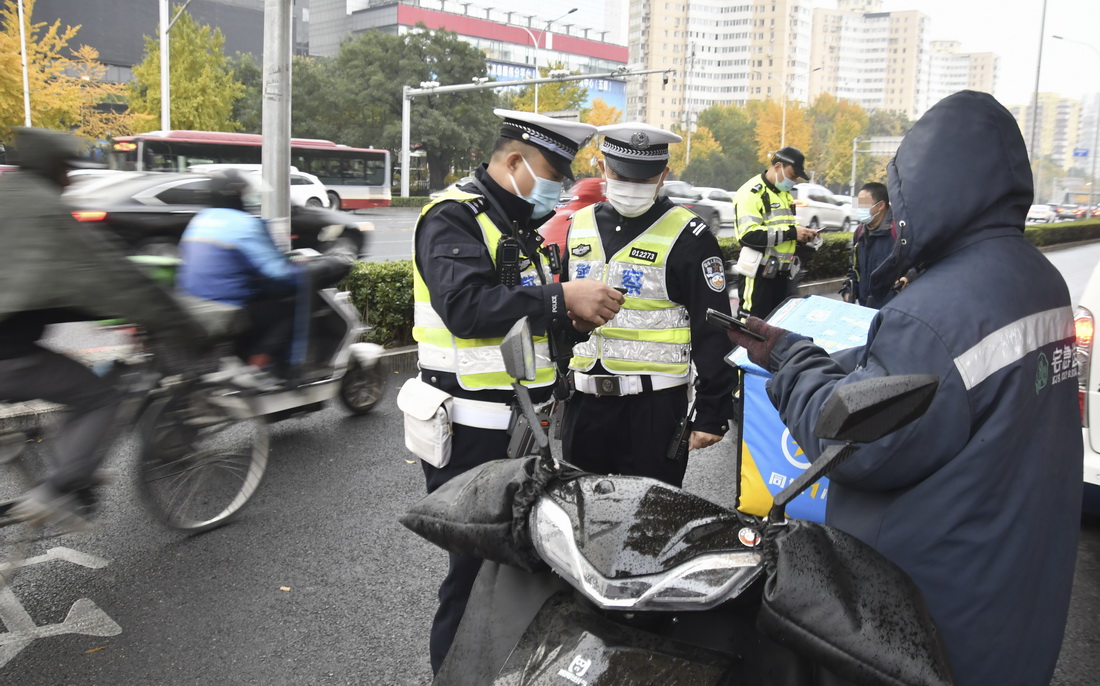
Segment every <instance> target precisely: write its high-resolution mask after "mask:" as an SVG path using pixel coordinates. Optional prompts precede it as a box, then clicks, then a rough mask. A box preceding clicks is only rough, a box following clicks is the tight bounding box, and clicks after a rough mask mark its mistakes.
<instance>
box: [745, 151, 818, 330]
mask: <svg viewBox="0 0 1100 686" xmlns="http://www.w3.org/2000/svg"><path fill="white" fill-rule="evenodd" d="M805 162H806V158H805V157H804V156H803V155H802V151H800V150H799V149H798V148H792V147H791V146H787V147H785V148H780V149H779V151H778V152H776V153H775V155H774V156H773V157H772V163H771V166H770V167H768V169H766V170H765V171H764V172H762V173H761V174H760V175H759V176H754V177H752V178H751V179H749V180H748V181H746V182H745V183H744V184H743V185H742V186H741V188H739V189H738V190H737V193H736V194H734V197H733V207H734V212H735V214H736V216H737V228H736V231H737V240H738V241H739V242H740V243H741V254H740V256H739V258H738V260H737V266H736V267H735V269H736V271H738V272H739V273H740V274H741V276H740V278H739V279H738V284H737V294H738V297H739V298H740V301H741V302H740V305H739V306H738V316H741V317H745V316H749V315H752V316H754V317H760V318H761V319H765V318H767V316H768V315H769V314H771V312H772V310H774V309H775V308H776V307H778V306H779V304H780V303H781V302H783V300H784V299H786V297H787V286H788V284H789V282H790V280H791V276H792V275H793V274H794V273H797V271H798V268H799V261H798V259H797V258H796V257H795V248H796V247H797V245H798V243H807V242H809V241H812V240H813V239H815V238H816V237H817V235H818V232H817V231H812V230H810V229H807V228H805V227H802V226H798V219H797V217H795V213H794V199H793V198H792V197H791V193H790V191H791V189H792V188H794V184H795V179H798V178H802V179H808V178H809V177H807V176H806V169H805V166H804V165H805Z"/></svg>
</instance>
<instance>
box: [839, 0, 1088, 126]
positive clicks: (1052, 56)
mask: <svg viewBox="0 0 1100 686" xmlns="http://www.w3.org/2000/svg"><path fill="white" fill-rule="evenodd" d="M834 7H835V5H834ZM883 10H885V11H900V10H917V11H919V12H923V13H924V14H927V15H928V16H929V17H931V18H932V36H931V37H932V40H957V41H959V42H960V43H961V44H962V45H961V49H962V51H963V52H995V53H997V55H998V56H999V57H1000V62H999V68H998V80H997V90H996V92H995V93H994V95H995V96H996V97H997V99H998V100H1000V101H1001V103H1002V104H1003V105H1006V106H1011V105H1019V104H1026V103H1027V102H1030V100H1031V97H1032V92H1033V91H1034V89H1035V67H1036V58H1037V56H1038V54H1039V27H1040V19H1041V17H1042V11H1043V0H884V3H883ZM1044 33H1045V38H1044V40H1043V61H1042V69H1041V73H1040V77H1039V92H1041V93H1045V92H1053V93H1059V94H1061V95H1062V96H1063V97H1068V98H1075V99H1076V98H1080V97H1082V96H1083V95H1085V94H1086V93H1096V92H1100V54H1098V53H1100V0H1047V11H1046V31H1045V32H1044ZM1051 35H1059V36H1064V37H1065V38H1067V39H1072V40H1076V41H1080V42H1082V43H1086V44H1088V45H1089V46H1092V49H1089V48H1088V47H1085V46H1083V45H1080V44H1078V43H1070V42H1067V41H1065V40H1056V39H1053V38H1051Z"/></svg>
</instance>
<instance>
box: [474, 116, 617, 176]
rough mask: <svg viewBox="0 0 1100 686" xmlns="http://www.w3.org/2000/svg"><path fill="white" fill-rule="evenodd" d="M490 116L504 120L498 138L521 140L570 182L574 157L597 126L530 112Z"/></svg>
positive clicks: (589, 138)
mask: <svg viewBox="0 0 1100 686" xmlns="http://www.w3.org/2000/svg"><path fill="white" fill-rule="evenodd" d="M493 114H495V115H497V116H498V117H501V118H502V119H504V124H503V125H502V126H501V127H500V137H501V138H510V139H513V140H517V141H523V142H524V143H527V144H529V145H533V146H534V147H535V148H537V149H538V151H539V152H541V153H542V156H543V157H545V158H546V161H548V162H549V163H550V166H552V167H553V168H554V169H556V170H557V171H558V172H559V173H560V174H561V175H562V176H564V177H566V178H567V179H570V180H572V179H573V170H572V169H571V168H570V165H572V164H573V158H575V157H576V156H577V151H578V150H580V149H581V148H583V147H584V146H585V144H586V143H588V141H590V140H591V139H592V136H594V135H595V134H596V127H595V126H592V125H591V124H582V123H581V122H578V121H569V120H567V119H554V118H552V117H547V116H545V115H541V114H534V113H533V112H519V111H517V110H502V109H495V110H493Z"/></svg>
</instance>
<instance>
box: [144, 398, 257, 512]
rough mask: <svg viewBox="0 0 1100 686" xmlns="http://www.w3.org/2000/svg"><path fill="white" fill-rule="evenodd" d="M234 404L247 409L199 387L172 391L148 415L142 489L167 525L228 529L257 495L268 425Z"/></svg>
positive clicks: (154, 510) (152, 407) (151, 407)
mask: <svg viewBox="0 0 1100 686" xmlns="http://www.w3.org/2000/svg"><path fill="white" fill-rule="evenodd" d="M234 400H236V401H237V402H236V403H234ZM234 404H236V405H237V406H241V404H240V402H239V396H237V395H236V394H235V393H234V392H233V391H232V390H230V389H228V388H225V387H222V386H215V385H210V384H203V383H194V384H188V385H185V386H181V387H179V388H177V389H174V390H172V391H170V392H169V393H168V394H167V395H166V397H164V398H161V399H158V400H156V401H155V402H154V403H153V404H152V405H151V406H150V407H149V409H148V410H146V412H145V414H144V415H143V417H142V420H141V422H142V430H141V436H142V446H141V451H140V455H141V457H140V463H139V468H138V476H139V478H138V487H139V490H140V492H141V494H142V499H143V500H144V501H145V504H146V506H147V507H148V508H149V510H150V511H151V512H152V513H153V514H154V515H155V516H157V517H158V518H159V519H160V520H161V521H163V522H164V523H165V524H167V525H168V526H170V527H172V528H175V529H183V530H186V531H206V530H208V529H213V528H215V527H217V526H220V525H222V524H225V523H226V522H228V521H229V520H230V519H231V518H233V517H234V516H235V515H236V514H237V513H238V512H239V511H240V509H241V508H242V507H244V505H245V503H247V502H248V500H249V498H251V497H252V495H253V494H254V493H255V492H256V489H257V488H259V486H260V481H261V480H262V479H263V475H264V471H265V470H266V469H267V455H268V448H269V445H270V436H269V434H268V427H267V422H266V421H265V420H264V418H262V417H249V416H244V415H245V414H246V413H244V412H241V411H240V410H237V411H234V410H233V406H234Z"/></svg>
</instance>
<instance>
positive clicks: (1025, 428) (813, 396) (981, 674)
mask: <svg viewBox="0 0 1100 686" xmlns="http://www.w3.org/2000/svg"><path fill="white" fill-rule="evenodd" d="M889 191H890V200H891V205H892V207H893V211H894V218H895V220H896V221H897V227H898V240H897V242H896V243H895V245H894V250H893V252H892V254H891V255H890V258H889V259H888V260H887V261H886V262H885V263H884V264H882V265H881V266H879V267H878V268H877V269H876V270H875V271H874V272H873V274H872V279H873V280H874V282H875V285H879V284H889V283H893V282H894V281H895V280H896V279H897V278H899V277H900V276H902V275H903V274H905V273H906V272H907V271H908V270H909V268H910V267H917V268H918V270H923V274H922V275H921V276H920V277H919V278H918V279H916V280H915V281H914V282H912V283H911V284H910V285H909V286H908V287H907V288H906V289H905V290H903V291H902V292H901V293H900V294H899V295H898V296H897V297H895V298H894V299H893V300H891V301H890V302H889V303H888V304H887V305H886V306H884V307H883V308H882V309H881V310H880V311H879V314H878V315H877V317H876V318H875V320H874V321H873V323H872V325H871V329H870V331H869V333H868V336H867V343H866V345H865V346H864V347H862V348H855V349H852V350H849V351H843V352H841V353H837V354H836V355H835V356H834V357H832V358H830V357H829V356H828V355H827V354H826V353H825V352H824V351H822V350H821V349H820V348H818V347H817V346H815V345H813V343H812V342H811V341H809V340H808V339H804V338H803V339H799V338H798V337H788V338H787V339H785V340H783V341H781V342H780V343H779V344H778V345H777V346H776V347H775V349H774V350H773V352H772V364H773V366H774V368H777V369H779V371H778V372H777V373H776V374H775V376H774V378H773V379H772V380H771V381H770V383H769V387H768V391H769V395H770V396H771V398H772V401H773V402H774V403H775V405H776V407H777V408H778V409H779V413H780V416H781V417H782V419H783V421H784V423H785V424H786V425H787V426H788V427H789V428H790V430H791V433H792V434H793V435H794V437H795V438H796V440H797V441H798V443H799V444H800V445H801V446H802V448H803V449H804V450H805V452H806V454H807V455H808V456H809V457H810V459H816V458H817V457H818V456H819V455H820V454H821V451H822V450H823V448H824V446H825V442H823V441H820V440H819V439H816V438H815V437H814V435H813V427H814V424H815V422H816V421H817V418H818V416H819V415H820V413H821V409H822V406H823V405H824V403H825V401H826V399H827V398H828V397H829V395H830V394H831V393H832V391H833V390H834V389H835V388H836V387H838V386H841V385H845V384H849V383H853V382H855V381H858V380H861V379H866V378H872V377H878V376H885V375H890V374H936V375H937V376H938V377H939V378H940V380H941V385H940V387H939V390H938V391H937V393H936V396H935V399H934V400H933V402H932V405H931V407H930V409H929V410H928V412H927V413H926V414H925V415H924V416H923V417H922V418H921V419H919V420H917V421H916V422H914V423H913V424H910V425H909V426H907V427H905V428H903V429H901V430H900V431H897V432H895V433H894V434H892V435H889V436H887V437H885V438H883V439H882V440H880V441H878V442H876V443H874V444H871V445H869V446H866V447H864V448H863V449H861V450H860V451H859V452H857V453H856V454H855V455H853V456H852V457H851V458H850V459H848V460H847V461H846V462H844V463H843V464H841V465H840V466H838V467H837V468H836V469H835V471H833V472H832V473H831V474H830V475H829V478H830V482H831V486H830V490H829V494H828V504H827V508H826V522H827V523H828V524H830V525H832V526H835V527H837V528H839V529H842V530H844V531H847V532H849V533H851V534H853V535H855V536H857V537H858V538H860V539H861V540H863V541H865V542H866V543H868V544H870V545H871V546H873V547H875V548H876V549H878V550H879V551H880V552H882V553H883V554H884V555H885V556H886V557H887V558H889V559H890V560H892V561H893V562H895V563H896V564H898V565H899V566H900V567H901V568H902V569H904V570H905V571H906V572H907V573H908V574H909V575H910V576H911V577H912V578H913V580H914V581H915V582H916V583H917V585H918V586H920V588H921V590H922V591H923V593H924V597H925V601H926V602H927V604H928V607H929V610H930V611H931V613H932V617H933V618H934V619H935V621H936V623H937V625H938V626H939V628H940V630H941V632H942V634H943V638H944V641H945V643H946V645H947V649H948V653H949V655H950V657H951V661H952V666H953V669H954V671H955V675H956V681H957V683H958V684H960V685H961V686H989V685H990V684H1013V685H1018V686H1032V685H1034V686H1038V685H1040V684H1048V683H1049V682H1050V678H1051V675H1052V674H1053V672H1054V665H1055V662H1056V661H1057V659H1058V653H1059V650H1060V647H1061V643H1062V635H1063V631H1064V628H1065V623H1066V615H1067V612H1068V607H1069V599H1070V590H1071V587H1072V584H1073V572H1074V562H1075V559H1076V553H1077V535H1078V530H1079V528H1080V507H1081V490H1082V477H1081V474H1082V452H1081V430H1080V416H1079V414H1078V407H1077V383H1076V379H1075V377H1074V373H1075V372H1074V368H1073V360H1072V345H1073V342H1074V338H1073V334H1074V329H1073V314H1072V311H1071V309H1070V298H1069V293H1068V290H1067V288H1066V285H1065V282H1064V281H1063V279H1062V277H1061V275H1060V274H1059V273H1058V272H1057V271H1056V270H1055V268H1054V267H1053V266H1052V265H1051V264H1050V262H1049V261H1048V260H1047V259H1046V258H1045V257H1044V256H1043V255H1042V254H1041V253H1040V252H1039V251H1037V250H1036V249H1035V248H1034V247H1033V246H1032V245H1031V244H1030V243H1029V242H1028V241H1027V240H1026V239H1025V238H1024V235H1023V228H1024V219H1025V216H1026V213H1027V210H1028V207H1029V205H1030V204H1031V202H1032V177H1031V170H1030V167H1029V164H1028V159H1027V151H1026V150H1025V147H1024V141H1023V138H1022V136H1021V134H1020V130H1019V127H1018V126H1017V124H1016V122H1015V120H1014V119H1013V118H1012V116H1011V115H1010V114H1009V113H1008V111H1007V110H1006V109H1005V108H1004V107H1002V106H1001V105H1000V104H999V103H997V101H996V100H994V99H993V98H992V97H991V96H990V95H988V94H985V93H976V92H973V91H964V92H961V93H957V94H955V95H952V96H950V97H947V98H945V99H944V100H942V101H941V102H940V103H939V104H937V105H936V106H935V107H933V108H932V109H931V110H929V111H928V112H927V113H926V114H925V115H924V116H923V117H922V118H921V119H920V120H919V121H918V122H917V123H916V124H915V125H914V126H913V129H912V130H911V131H910V132H909V134H908V135H907V136H906V137H905V139H904V140H903V141H902V144H901V146H900V147H899V149H898V152H897V155H896V157H895V158H894V160H893V161H892V162H891V163H890V167H889Z"/></svg>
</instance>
